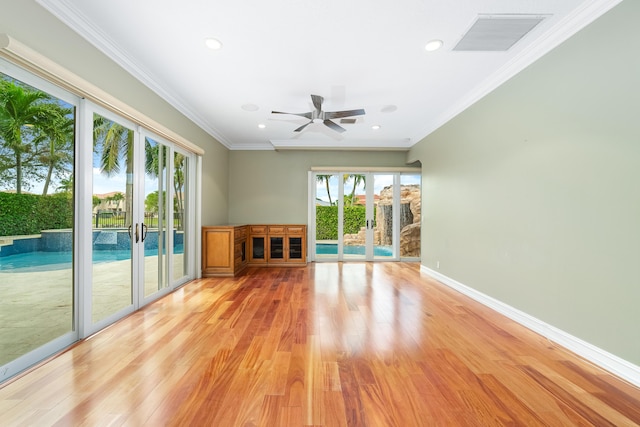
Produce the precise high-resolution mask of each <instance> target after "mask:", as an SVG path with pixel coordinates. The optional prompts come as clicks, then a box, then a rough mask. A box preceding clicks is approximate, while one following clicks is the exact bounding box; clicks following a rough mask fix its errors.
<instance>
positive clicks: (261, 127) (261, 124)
mask: <svg viewBox="0 0 640 427" xmlns="http://www.w3.org/2000/svg"><path fill="white" fill-rule="evenodd" d="M258 127H259V128H260V129H264V128H266V127H267V125H265V124H264V123H260V124H259V125H258Z"/></svg>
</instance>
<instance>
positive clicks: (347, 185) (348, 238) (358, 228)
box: [342, 174, 373, 260]
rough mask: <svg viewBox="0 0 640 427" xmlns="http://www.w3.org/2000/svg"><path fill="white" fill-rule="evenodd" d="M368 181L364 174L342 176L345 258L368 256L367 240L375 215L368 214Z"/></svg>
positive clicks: (355, 258) (353, 258)
mask: <svg viewBox="0 0 640 427" xmlns="http://www.w3.org/2000/svg"><path fill="white" fill-rule="evenodd" d="M367 181H368V176H366V175H362V174H344V175H343V176H342V184H343V197H342V233H343V235H342V239H343V240H342V242H343V245H344V246H343V251H344V259H345V260H347V259H349V260H359V259H365V258H366V256H367V253H366V248H367V241H368V240H370V239H371V233H370V230H371V229H372V227H373V216H372V215H370V216H367V192H366V191H367Z"/></svg>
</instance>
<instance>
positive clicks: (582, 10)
mask: <svg viewBox="0 0 640 427" xmlns="http://www.w3.org/2000/svg"><path fill="white" fill-rule="evenodd" d="M621 2H622V0H591V1H588V2H585V3H584V4H582V6H580V7H578V8H576V9H575V10H574V11H573V12H572V13H570V14H569V15H567V16H566V17H564V18H563V19H561V20H560V21H558V22H557V23H556V24H555V25H554V26H553V27H551V29H549V30H548V31H547V32H546V34H545V35H544V36H542V37H541V38H540V39H539V40H538V41H537V42H536V44H535V45H534V46H532V47H531V48H528V49H526V50H524V51H522V52H521V53H520V54H518V55H516V56H514V57H513V58H512V59H511V60H510V61H509V62H507V63H506V64H505V65H504V66H503V67H502V68H501V69H500V70H498V71H497V72H495V73H493V74H492V75H491V76H490V77H489V78H488V79H486V80H485V81H484V82H482V83H481V84H480V85H478V86H476V87H475V88H474V89H473V90H471V91H469V92H468V93H467V94H466V95H465V96H464V98H462V99H461V100H460V102H459V103H457V104H456V105H455V106H453V107H452V108H450V109H448V110H446V111H444V112H443V113H442V114H441V115H439V116H438V117H437V118H436V119H435V120H433V121H432V122H430V123H429V124H428V125H427V127H425V128H424V129H423V132H422V135H424V136H423V137H422V138H419V139H418V141H419V140H421V139H423V138H426V137H427V136H429V134H431V133H432V132H434V131H435V130H436V129H438V128H439V127H441V126H443V125H444V124H445V123H447V122H448V121H449V120H451V119H453V118H454V117H456V116H457V115H458V114H460V113H462V112H463V111H464V110H466V109H467V108H469V107H471V106H472V105H473V104H475V103H476V102H477V101H479V100H480V99H482V98H484V97H485V96H486V95H488V94H489V93H491V92H492V91H494V90H495V89H497V88H498V87H499V86H501V85H502V84H503V83H505V82H506V81H507V80H509V79H510V78H512V77H513V76H515V75H516V74H518V73H519V72H521V71H522V70H524V69H525V68H526V67H528V66H529V65H531V64H533V63H534V62H535V61H537V60H538V59H540V58H541V57H542V56H544V55H545V54H547V53H549V52H550V51H551V50H553V49H554V48H556V47H557V46H559V45H560V44H561V43H562V42H564V41H566V40H567V39H568V38H569V37H571V36H573V35H574V34H576V33H577V32H578V31H580V30H581V29H583V28H584V27H586V26H587V25H589V24H591V23H592V22H593V21H595V20H596V19H598V18H599V17H601V16H602V15H603V14H605V13H606V12H608V11H609V10H611V9H612V8H613V7H614V6H616V5H618V4H619V3H621Z"/></svg>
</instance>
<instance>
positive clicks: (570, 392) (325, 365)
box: [0, 263, 640, 427]
mask: <svg viewBox="0 0 640 427" xmlns="http://www.w3.org/2000/svg"><path fill="white" fill-rule="evenodd" d="M0 425H3V426H18V425H19V426H50V425H52V426H107V425H108V426H163V425H168V426H254V425H259V426H402V427H405V426H502V425H510V426H513V425H522V426H571V425H578V426H588V425H594V426H633V425H640V390H639V389H638V388H635V387H633V386H631V385H629V384H627V383H625V382H623V381H621V380H619V379H617V378H615V377H613V376H612V375H610V374H608V373H606V372H604V371H602V370H601V369H599V368H597V367H594V366H592V365H591V364H589V363H587V362H585V361H583V360H581V359H580V358H578V357H576V356H575V355H573V354H571V353H570V352H568V351H566V350H564V349H563V348H560V347H559V346H557V345H555V344H553V343H552V342H550V341H548V340H546V339H544V338H542V337H540V336H539V335H537V334H535V333H533V332H531V331H529V330H527V329H525V328H523V327H521V326H519V325H517V324H516V323H514V322H512V321H510V320H508V319H506V318H504V317H502V316H501V315H498V314H497V313H495V312H493V311H491V310H489V309H487V308H485V307H483V306H482V305H480V304H478V303H476V302H474V301H472V300H470V299H469V298H467V297H465V296H462V295H460V294H458V293H456V292H455V291H453V290H451V289H449V288H447V287H445V286H443V285H441V284H439V283H437V282H435V281H433V280H431V279H429V278H427V277H426V276H424V275H421V273H420V271H419V265H418V264H417V263H345V264H342V263H317V264H309V265H308V266H306V267H296V268H262V269H249V270H248V272H247V274H245V275H243V276H241V277H237V278H213V279H203V280H198V281H194V282H192V283H190V284H188V285H186V286H185V287H183V288H182V289H180V290H178V291H176V292H174V293H173V294H171V295H169V296H167V297H165V298H163V299H161V300H159V301H156V302H155V303H153V304H151V305H149V306H147V307H145V308H143V309H141V310H139V311H138V312H136V313H134V314H132V315H131V316H129V317H127V318H125V319H123V320H121V321H120V322H118V323H116V324H114V325H112V326H111V327H109V328H107V329H105V330H103V331H102V332H100V333H98V334H96V335H94V336H92V337H90V338H89V339H87V340H84V341H83V342H81V343H79V344H78V345H76V346H74V347H72V348H71V349H69V350H67V351H66V352H64V353H62V354H60V355H59V356H57V357H55V358H53V359H52V360H50V361H48V362H47V363H45V364H43V365H41V366H39V367H38V368H36V369H34V370H32V371H31V372H29V373H27V374H25V375H23V376H22V377H19V378H17V379H15V380H13V381H11V382H9V383H8V384H6V385H5V386H4V387H2V388H0Z"/></svg>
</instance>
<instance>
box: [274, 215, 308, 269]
mask: <svg viewBox="0 0 640 427" xmlns="http://www.w3.org/2000/svg"><path fill="white" fill-rule="evenodd" d="M306 229H307V227H306V225H270V226H269V230H268V234H267V243H268V250H267V263H268V264H270V265H291V264H305V263H306V262H307V256H306V246H307V245H306Z"/></svg>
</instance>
